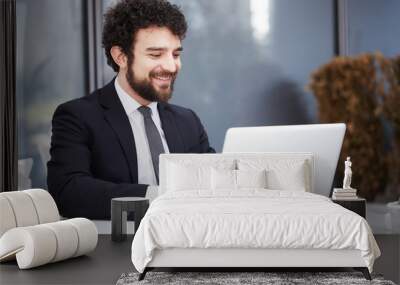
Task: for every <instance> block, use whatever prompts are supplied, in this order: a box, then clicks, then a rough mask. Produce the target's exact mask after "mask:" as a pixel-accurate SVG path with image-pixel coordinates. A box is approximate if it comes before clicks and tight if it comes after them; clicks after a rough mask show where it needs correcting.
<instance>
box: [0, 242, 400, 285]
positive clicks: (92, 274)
mask: <svg viewBox="0 0 400 285" xmlns="http://www.w3.org/2000/svg"><path fill="white" fill-rule="evenodd" d="M375 238H376V240H377V242H378V244H379V247H380V249H381V251H382V256H381V257H380V258H379V259H378V260H377V261H376V263H375V268H374V269H375V270H374V272H377V273H381V274H384V276H385V278H386V279H389V280H392V281H394V282H395V283H400V235H376V236H375ZM131 241H132V237H131V236H130V237H128V240H127V241H125V242H121V243H115V242H112V241H111V239H110V236H109V235H100V236H99V243H98V245H97V248H96V250H95V251H94V252H92V253H91V254H89V255H88V256H81V257H78V258H75V259H70V260H66V261H62V262H58V263H53V264H48V265H45V266H42V267H38V268H34V269H29V270H19V269H18V267H17V265H16V262H7V263H3V264H0V284H1V285H6V284H7V285H8V284H115V283H116V281H117V280H118V278H119V276H120V275H121V274H122V273H124V272H131V271H134V268H133V265H132V263H131V260H130V246H131Z"/></svg>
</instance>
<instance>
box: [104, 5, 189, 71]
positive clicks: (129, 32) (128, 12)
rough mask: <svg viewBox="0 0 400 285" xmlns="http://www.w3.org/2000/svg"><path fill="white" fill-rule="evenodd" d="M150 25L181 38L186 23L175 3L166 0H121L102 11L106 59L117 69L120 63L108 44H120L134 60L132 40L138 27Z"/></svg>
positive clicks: (130, 59) (130, 58) (129, 57)
mask: <svg viewBox="0 0 400 285" xmlns="http://www.w3.org/2000/svg"><path fill="white" fill-rule="evenodd" d="M151 26H158V27H167V28H168V29H169V30H170V31H171V32H172V33H173V34H174V35H176V36H178V37H179V38H180V39H181V40H182V39H183V38H184V37H185V34H186V30H187V23H186V20H185V16H184V15H183V13H182V12H181V11H180V8H179V7H178V6H177V5H174V4H171V3H169V2H168V1H165V0H122V1H121V2H119V3H117V4H116V5H115V6H114V7H111V8H110V9H109V10H108V11H107V12H106V14H105V15H104V28H103V38H102V44H103V47H104V49H105V53H106V57H107V63H108V65H110V66H111V67H112V68H113V69H114V71H116V72H118V70H119V66H118V65H117V64H116V63H115V62H114V60H113V58H112V56H111V52H110V51H111V48H112V47H113V46H119V47H120V48H121V49H122V51H123V52H124V53H125V54H126V55H127V56H128V60H129V61H130V62H132V60H133V48H134V40H135V37H136V34H137V32H138V30H140V29H145V28H148V27H151Z"/></svg>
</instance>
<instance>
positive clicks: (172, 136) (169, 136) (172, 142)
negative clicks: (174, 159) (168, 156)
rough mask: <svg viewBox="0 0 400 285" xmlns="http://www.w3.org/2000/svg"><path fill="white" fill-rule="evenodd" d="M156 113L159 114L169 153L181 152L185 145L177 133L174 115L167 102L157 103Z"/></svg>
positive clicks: (183, 150)
mask: <svg viewBox="0 0 400 285" xmlns="http://www.w3.org/2000/svg"><path fill="white" fill-rule="evenodd" d="M157 106H158V113H159V115H160V120H161V126H162V129H163V131H164V134H165V138H166V140H167V143H168V148H169V152H170V153H183V152H185V146H184V144H183V140H182V137H181V135H180V134H179V131H178V128H177V126H176V122H175V119H174V115H173V113H172V110H171V109H170V108H169V106H168V104H167V103H163V102H159V103H158V105H157Z"/></svg>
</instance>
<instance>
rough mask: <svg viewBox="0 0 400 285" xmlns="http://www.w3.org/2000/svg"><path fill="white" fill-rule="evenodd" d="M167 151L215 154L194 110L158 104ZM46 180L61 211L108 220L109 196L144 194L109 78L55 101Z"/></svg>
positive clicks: (127, 127) (130, 138)
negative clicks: (79, 94)
mask: <svg viewBox="0 0 400 285" xmlns="http://www.w3.org/2000/svg"><path fill="white" fill-rule="evenodd" d="M158 111H159V114H160V119H161V124H162V128H163V130H164V133H165V137H166V140H167V143H168V148H169V151H170V152H171V153H206V152H215V151H214V149H212V148H211V147H210V145H209V143H208V137H207V134H206V132H205V130H204V128H203V126H202V124H201V122H200V120H199V118H198V117H197V116H196V114H195V113H194V112H193V111H192V110H190V109H186V108H183V107H179V106H176V105H172V104H168V103H159V104H158ZM52 124H53V129H52V131H53V133H52V137H51V148H50V154H51V159H50V161H49V162H48V164H47V168H48V177H47V184H48V188H49V192H50V193H51V194H52V196H53V197H54V199H55V201H56V203H57V206H58V208H59V210H60V213H61V215H63V216H65V217H87V218H92V219H105V218H106V219H108V218H109V217H110V208H111V206H110V203H111V202H110V201H111V198H114V197H122V196H145V194H146V189H147V186H148V185H143V184H138V169H137V155H140V153H137V152H136V148H135V141H134V137H133V133H132V129H131V125H130V123H129V119H128V116H127V115H126V113H125V110H124V108H123V106H122V104H121V102H120V100H119V98H118V95H117V92H116V90H115V87H114V80H112V81H111V82H110V83H109V84H108V85H106V86H105V87H103V88H101V89H99V90H97V91H95V92H93V93H92V94H90V95H89V96H86V97H83V98H79V99H75V100H72V101H69V102H67V103H64V104H62V105H60V106H59V107H58V108H57V109H56V111H55V113H54V116H53V121H52Z"/></svg>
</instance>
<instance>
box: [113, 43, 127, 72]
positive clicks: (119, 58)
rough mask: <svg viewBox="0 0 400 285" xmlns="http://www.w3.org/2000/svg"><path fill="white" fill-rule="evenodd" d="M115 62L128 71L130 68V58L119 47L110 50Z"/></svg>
mask: <svg viewBox="0 0 400 285" xmlns="http://www.w3.org/2000/svg"><path fill="white" fill-rule="evenodd" d="M110 53H111V56H112V58H113V60H114V62H115V63H116V64H117V65H118V66H119V68H120V69H121V68H122V69H126V67H127V66H128V58H127V56H126V55H125V53H124V52H123V51H122V49H121V48H120V47H119V46H113V47H112V48H111V50H110Z"/></svg>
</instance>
